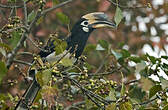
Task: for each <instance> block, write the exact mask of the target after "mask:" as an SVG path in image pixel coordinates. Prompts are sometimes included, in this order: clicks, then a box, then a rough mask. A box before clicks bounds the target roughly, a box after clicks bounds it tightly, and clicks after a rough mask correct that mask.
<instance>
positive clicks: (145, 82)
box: [140, 76, 154, 91]
mask: <svg viewBox="0 0 168 110" xmlns="http://www.w3.org/2000/svg"><path fill="white" fill-rule="evenodd" d="M140 83H141V88H142V89H143V90H144V91H149V90H150V88H152V87H153V86H154V83H153V82H152V81H151V80H150V79H149V78H145V77H143V76H141V79H140ZM146 85H148V86H146Z"/></svg>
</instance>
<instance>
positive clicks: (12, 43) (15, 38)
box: [9, 31, 21, 48]
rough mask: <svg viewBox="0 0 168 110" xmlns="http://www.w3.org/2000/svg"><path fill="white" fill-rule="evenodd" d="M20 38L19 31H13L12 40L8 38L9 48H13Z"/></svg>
mask: <svg viewBox="0 0 168 110" xmlns="http://www.w3.org/2000/svg"><path fill="white" fill-rule="evenodd" d="M20 38H21V31H13V32H12V38H10V40H9V44H10V47H11V48H15V47H16V45H17V43H18V42H19V40H20Z"/></svg>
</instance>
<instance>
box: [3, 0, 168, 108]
mask: <svg viewBox="0 0 168 110" xmlns="http://www.w3.org/2000/svg"><path fill="white" fill-rule="evenodd" d="M24 1H25V3H26V4H25V5H26V6H27V7H25V6H24V5H22V4H23V2H22V1H20V0H8V1H2V2H1V3H2V6H4V7H7V9H6V8H4V7H2V6H1V5H0V8H2V10H0V12H1V13H0V20H1V24H0V25H1V29H0V59H1V61H0V109H2V110H6V109H13V108H14V106H15V105H16V104H17V102H18V101H19V100H20V99H21V97H22V93H23V90H25V89H26V87H25V86H26V85H27V84H25V79H26V81H29V80H27V79H28V78H27V76H28V75H27V71H28V68H29V66H30V65H31V63H32V60H33V59H34V61H35V63H33V66H32V67H34V68H38V72H37V74H36V79H37V81H38V83H39V84H40V85H41V86H42V88H41V90H40V92H39V94H38V95H37V97H36V99H35V102H34V103H33V105H32V106H31V107H30V108H31V109H44V110H45V109H46V110H47V109H56V110H64V109H66V110H71V109H72V110H73V109H77V110H78V109H79V110H97V109H106V110H132V109H137V110H146V109H156V110H158V109H163V110H167V109H168V104H167V103H168V102H167V101H168V79H167V75H168V63H167V62H168V56H167V54H166V52H167V44H168V42H167V29H164V26H163V25H164V24H166V20H165V21H164V20H163V19H164V15H166V14H167V7H166V5H167V4H166V3H165V4H161V3H160V4H157V3H156V2H155V1H156V0H151V1H150V3H145V2H144V0H139V1H138V0H136V1H135V2H133V1H130V0H120V1H119V0H97V1H93V0H89V1H75V0H72V2H71V3H72V4H69V5H67V6H65V7H62V8H59V9H56V10H53V8H52V7H54V6H58V4H61V3H64V1H65V0H63V1H61V0H52V1H47V0H46V1H45V0H24ZM164 2H165V1H164ZM110 3H111V4H110ZM7 4H8V5H10V7H8V5H7ZM14 5H17V6H15V8H11V7H12V6H14ZM79 7H80V9H79ZM50 9H51V11H50V13H47V14H44V12H45V11H46V10H50ZM86 9H87V10H86ZM21 10H22V11H21ZM158 10H160V11H158ZM9 11H10V12H9ZM93 11H104V12H107V13H108V14H109V16H114V21H115V23H116V25H117V27H118V28H117V29H116V30H110V29H103V30H98V31H96V32H94V33H93V34H92V38H91V39H89V42H90V44H88V45H87V46H86V47H85V50H84V52H83V55H82V56H81V57H80V58H79V59H78V62H76V63H75V65H74V61H73V58H74V55H73V54H72V55H69V54H68V55H67V54H66V53H63V52H64V50H65V49H66V46H67V44H66V42H65V41H64V40H60V39H62V36H67V34H69V28H71V27H72V26H71V24H74V23H75V22H76V21H77V20H78V19H79V17H80V16H81V15H84V14H86V12H93ZM25 12H26V13H25ZM39 13H42V16H39ZM161 17H163V19H162V20H163V21H161V20H158V19H160V18H161ZM70 23H71V24H70ZM69 24H70V25H69ZM31 25H32V26H31ZM30 26H31V27H30ZM50 34H52V35H54V38H53V39H55V41H54V42H53V44H54V45H55V46H56V48H54V50H55V55H60V54H62V53H63V55H62V57H61V58H60V59H57V61H54V62H52V63H49V62H47V61H44V60H45V59H41V58H40V57H39V56H38V55H37V53H38V52H39V50H43V51H47V50H45V48H43V46H44V45H45V44H46V43H48V42H49V41H48V39H50V38H49V37H48V36H50ZM58 34H59V36H60V37H59V38H58ZM23 36H26V37H25V39H24V37H23ZM93 36H96V37H93ZM63 38H65V37H63ZM100 39H101V40H100ZM95 42H96V43H95ZM94 43H95V44H94ZM145 47H148V49H146V48H145ZM149 50H150V52H148V51H149ZM155 50H159V51H157V52H158V54H159V55H158V54H157V52H153V51H155ZM152 52H153V53H152ZM159 52H160V53H159ZM161 53H165V54H164V55H163V54H161ZM11 54H14V56H13V62H12V63H13V64H12V65H11V66H10V68H7V67H6V65H8V60H9V57H10V56H11ZM156 54H157V55H158V56H156ZM66 56H69V58H67V57H66ZM28 62H30V63H28ZM7 91H8V92H7ZM18 95H19V97H18Z"/></svg>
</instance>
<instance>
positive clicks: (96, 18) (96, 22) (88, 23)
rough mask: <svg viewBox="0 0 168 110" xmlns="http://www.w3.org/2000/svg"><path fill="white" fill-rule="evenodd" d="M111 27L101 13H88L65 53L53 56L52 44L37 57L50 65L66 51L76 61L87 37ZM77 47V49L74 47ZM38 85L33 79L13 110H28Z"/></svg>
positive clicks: (74, 27)
mask: <svg viewBox="0 0 168 110" xmlns="http://www.w3.org/2000/svg"><path fill="white" fill-rule="evenodd" d="M104 27H111V28H116V24H115V23H114V22H112V21H110V19H109V18H108V16H107V15H106V14H105V13H103V12H94V13H89V14H86V15H84V16H82V17H81V19H79V21H78V22H77V23H76V24H75V25H74V26H73V28H72V30H71V35H70V36H69V37H68V38H67V40H66V42H67V48H66V50H65V52H63V53H62V54H60V55H57V56H55V50H54V48H55V46H54V45H53V44H49V45H47V46H46V47H45V48H46V49H50V51H49V52H44V51H41V52H40V53H39V55H40V56H41V57H42V58H45V60H46V61H48V62H49V63H52V62H53V61H56V60H58V59H59V58H60V57H61V56H62V55H63V54H65V53H66V52H67V51H68V52H69V53H70V54H71V53H74V55H75V58H76V59H77V58H78V57H79V56H81V54H82V52H83V50H84V47H85V45H86V42H87V40H88V38H89V35H90V34H91V33H92V32H93V31H94V30H95V29H97V28H104ZM76 46H77V47H76ZM40 88H41V87H40V84H39V83H38V82H37V81H36V78H34V79H33V81H32V83H31V85H30V86H29V87H28V89H27V90H26V92H25V93H24V95H23V99H22V100H20V101H19V102H18V104H17V105H16V107H15V110H28V109H29V106H30V105H32V103H33V101H34V99H35V97H36V95H37V93H38V91H39V90H40Z"/></svg>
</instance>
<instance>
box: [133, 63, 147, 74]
mask: <svg viewBox="0 0 168 110" xmlns="http://www.w3.org/2000/svg"><path fill="white" fill-rule="evenodd" d="M145 67H146V63H145V62H144V61H141V63H137V65H136V67H135V68H136V70H135V72H136V73H139V72H140V71H141V70H143V69H145Z"/></svg>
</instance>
